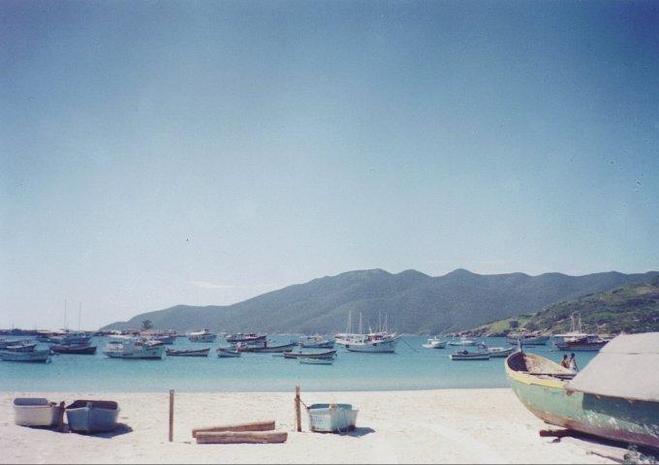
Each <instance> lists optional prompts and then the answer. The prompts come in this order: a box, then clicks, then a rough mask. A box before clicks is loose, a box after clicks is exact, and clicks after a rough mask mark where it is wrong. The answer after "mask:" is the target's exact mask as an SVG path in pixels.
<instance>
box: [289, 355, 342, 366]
mask: <svg viewBox="0 0 659 465" xmlns="http://www.w3.org/2000/svg"><path fill="white" fill-rule="evenodd" d="M297 361H298V362H299V363H300V364H302V365H333V364H334V358H327V357H326V358H319V357H298V359H297Z"/></svg>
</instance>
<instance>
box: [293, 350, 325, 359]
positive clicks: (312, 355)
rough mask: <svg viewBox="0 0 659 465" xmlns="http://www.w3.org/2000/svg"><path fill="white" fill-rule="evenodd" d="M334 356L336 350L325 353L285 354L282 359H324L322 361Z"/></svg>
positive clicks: (294, 352)
mask: <svg viewBox="0 0 659 465" xmlns="http://www.w3.org/2000/svg"><path fill="white" fill-rule="evenodd" d="M335 355H336V350H328V351H325V352H296V351H292V352H285V353H284V358H300V357H303V358H324V359H328V358H329V359H333V358H334V356H335Z"/></svg>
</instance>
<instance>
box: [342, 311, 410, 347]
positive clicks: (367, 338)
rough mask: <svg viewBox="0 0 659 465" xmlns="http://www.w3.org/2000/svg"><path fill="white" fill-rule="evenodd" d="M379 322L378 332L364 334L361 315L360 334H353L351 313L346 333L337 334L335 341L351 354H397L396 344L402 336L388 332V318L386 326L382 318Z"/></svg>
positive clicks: (360, 315) (360, 316)
mask: <svg viewBox="0 0 659 465" xmlns="http://www.w3.org/2000/svg"><path fill="white" fill-rule="evenodd" d="M379 320H380V322H379V325H378V326H379V329H378V331H377V332H373V331H369V332H368V333H364V332H363V330H362V327H363V320H362V314H361V313H360V314H359V329H358V332H357V333H353V332H352V313H350V312H349V313H348V325H347V328H346V332H345V333H340V334H337V335H336V336H335V337H334V339H335V341H336V343H337V344H338V345H342V346H343V347H345V348H346V349H347V350H348V351H350V352H364V353H383V354H391V353H394V352H396V344H398V339H399V338H400V336H397V335H396V333H390V332H389V331H388V330H387V323H386V321H387V320H386V318H385V323H384V326H383V325H382V323H381V317H379Z"/></svg>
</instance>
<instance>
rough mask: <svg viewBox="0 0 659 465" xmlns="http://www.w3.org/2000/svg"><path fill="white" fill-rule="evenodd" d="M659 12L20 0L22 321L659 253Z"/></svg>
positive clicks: (14, 222) (14, 118)
mask: <svg viewBox="0 0 659 465" xmlns="http://www.w3.org/2000/svg"><path fill="white" fill-rule="evenodd" d="M657 24H659V3H657V2H652V1H645V2H644V1H638V2H636V1H634V2H631V1H624V2H623V1H610V2H603V1H591V2H570V1H555V2H530V1H514V2H503V1H482V2H475V1H464V2H458V1H431V2H414V1H396V2H387V1H375V0H373V1H366V2H358V1H354V2H353V1H350V2H344V1H323V0H318V1H277V0H273V1H270V0H268V1H260V2H253V1H239V2H238V1H236V2H234V1H218V2H211V1H174V0H172V1H136V2H135V1H120V0H112V1H85V2H81V1H70V0H69V1H61V2H51V1H47V2H36V1H29V0H19V1H15V0H4V1H2V2H0V327H12V326H16V327H24V328H29V329H32V328H36V327H38V328H60V327H63V326H64V325H66V326H67V327H71V328H76V327H77V326H79V325H80V326H81V327H83V328H88V329H92V328H97V327H99V326H101V325H103V324H107V323H110V322H113V321H117V320H124V319H128V318H130V317H132V316H134V315H136V314H137V313H140V312H144V311H151V310H158V309H162V308H166V307H169V306H172V305H176V304H190V305H212V304H214V305H224V304H231V303H234V302H237V301H240V300H243V299H245V298H249V297H252V296H255V295H258V294H261V293H263V292H267V291H270V290H273V289H278V288H281V287H284V286H287V285H289V284H294V283H301V282H305V281H308V280H311V279H314V278H317V277H321V276H325V275H334V274H338V273H341V272H344V271H349V270H355V269H368V268H383V269H385V270H388V271H390V272H394V273H397V272H400V271H403V270H406V269H410V268H412V269H417V270H419V271H422V272H424V273H427V274H430V275H433V276H436V275H442V274H445V273H447V272H449V271H451V270H453V269H455V268H467V269H469V270H471V271H474V272H478V273H507V272H517V271H521V272H525V273H529V274H540V273H544V272H550V271H552V272H553V271H556V272H563V273H567V274H587V273H592V272H601V271H609V270H617V271H621V272H644V271H648V270H656V269H659V235H658V233H659V27H657ZM65 302H66V309H67V311H66V312H65ZM80 309H81V311H80ZM65 314H66V318H65ZM79 315H80V316H81V322H80V323H79V321H78V316H79Z"/></svg>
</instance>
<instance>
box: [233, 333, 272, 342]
mask: <svg viewBox="0 0 659 465" xmlns="http://www.w3.org/2000/svg"><path fill="white" fill-rule="evenodd" d="M267 337H268V336H267V334H256V333H235V334H228V335H226V336H225V337H224V339H225V340H226V341H227V342H228V343H229V344H238V343H245V344H252V345H254V344H263V343H265V341H266V339H267Z"/></svg>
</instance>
